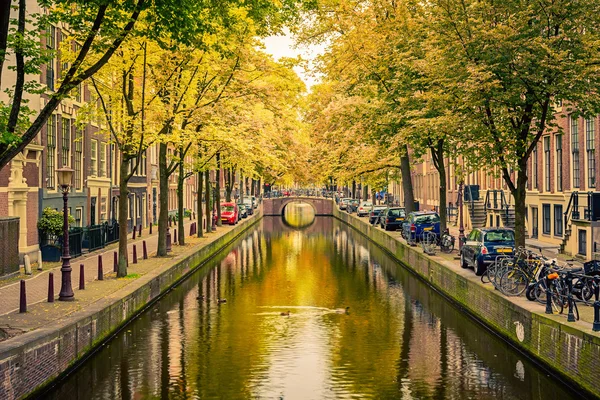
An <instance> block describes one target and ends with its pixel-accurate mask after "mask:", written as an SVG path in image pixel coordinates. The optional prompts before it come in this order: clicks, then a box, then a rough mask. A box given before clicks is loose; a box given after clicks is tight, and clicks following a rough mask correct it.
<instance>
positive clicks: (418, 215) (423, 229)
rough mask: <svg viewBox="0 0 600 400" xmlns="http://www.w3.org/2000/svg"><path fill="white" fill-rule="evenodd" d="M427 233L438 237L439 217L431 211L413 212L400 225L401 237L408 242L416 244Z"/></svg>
mask: <svg viewBox="0 0 600 400" xmlns="http://www.w3.org/2000/svg"><path fill="white" fill-rule="evenodd" d="M427 232H432V233H434V234H435V235H436V236H437V237H439V236H440V216H439V214H438V213H436V212H433V211H413V212H411V213H410V214H408V216H407V217H406V219H405V220H404V223H403V224H402V236H403V237H404V238H406V239H407V240H408V241H409V242H417V241H419V240H421V238H423V235H424V234H425V233H427Z"/></svg>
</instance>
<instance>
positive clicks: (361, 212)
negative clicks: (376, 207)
mask: <svg viewBox="0 0 600 400" xmlns="http://www.w3.org/2000/svg"><path fill="white" fill-rule="evenodd" d="M372 207H373V203H371V202H370V201H363V202H362V203H360V205H359V206H358V208H357V209H356V215H358V216H359V217H364V216H365V215H369V212H370V211H371V208H372Z"/></svg>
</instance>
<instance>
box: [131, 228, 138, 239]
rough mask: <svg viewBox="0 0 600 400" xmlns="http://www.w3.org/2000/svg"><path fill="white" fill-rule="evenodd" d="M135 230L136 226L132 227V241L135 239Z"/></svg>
mask: <svg viewBox="0 0 600 400" xmlns="http://www.w3.org/2000/svg"><path fill="white" fill-rule="evenodd" d="M136 228H137V226H135V225H134V226H133V237H132V239H135V229H136Z"/></svg>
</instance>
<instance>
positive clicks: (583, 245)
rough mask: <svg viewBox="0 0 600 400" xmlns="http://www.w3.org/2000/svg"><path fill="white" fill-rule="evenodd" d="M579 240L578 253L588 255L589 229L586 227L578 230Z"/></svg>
mask: <svg viewBox="0 0 600 400" xmlns="http://www.w3.org/2000/svg"><path fill="white" fill-rule="evenodd" d="M577 238H578V239H579V240H578V242H579V243H578V246H577V248H578V251H577V252H578V253H579V254H581V255H582V256H585V255H587V231H586V230H585V229H580V230H578V231H577Z"/></svg>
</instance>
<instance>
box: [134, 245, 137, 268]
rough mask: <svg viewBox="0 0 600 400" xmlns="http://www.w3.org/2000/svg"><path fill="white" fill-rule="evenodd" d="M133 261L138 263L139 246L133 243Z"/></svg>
mask: <svg viewBox="0 0 600 400" xmlns="http://www.w3.org/2000/svg"><path fill="white" fill-rule="evenodd" d="M133 263H134V264H137V246H136V245H135V244H134V245H133Z"/></svg>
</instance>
